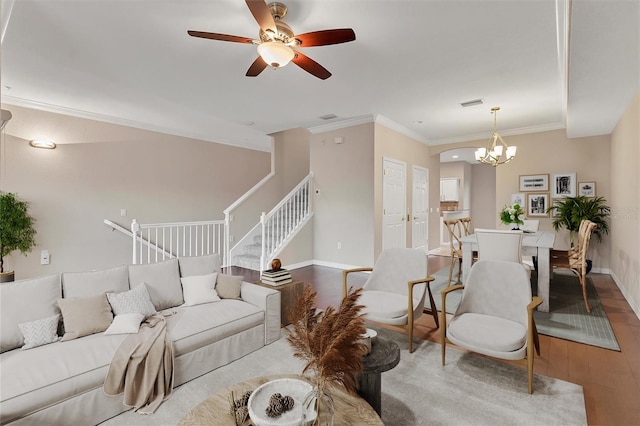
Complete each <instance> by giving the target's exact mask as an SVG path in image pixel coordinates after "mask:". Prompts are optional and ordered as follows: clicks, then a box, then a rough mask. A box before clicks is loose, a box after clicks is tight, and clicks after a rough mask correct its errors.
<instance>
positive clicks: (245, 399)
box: [242, 391, 253, 405]
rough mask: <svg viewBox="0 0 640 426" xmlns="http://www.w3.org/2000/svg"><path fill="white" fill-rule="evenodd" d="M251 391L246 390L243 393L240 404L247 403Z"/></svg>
mask: <svg viewBox="0 0 640 426" xmlns="http://www.w3.org/2000/svg"><path fill="white" fill-rule="evenodd" d="M252 392H253V391H246V392H245V393H244V394H243V395H242V404H243V405H247V404H248V403H249V397H250V396H251V393H252Z"/></svg>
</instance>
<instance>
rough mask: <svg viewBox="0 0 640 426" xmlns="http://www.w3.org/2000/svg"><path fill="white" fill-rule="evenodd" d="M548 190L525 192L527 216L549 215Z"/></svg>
mask: <svg viewBox="0 0 640 426" xmlns="http://www.w3.org/2000/svg"><path fill="white" fill-rule="evenodd" d="M548 208H549V193H548V192H531V193H528V194H527V217H549V213H547V209H548Z"/></svg>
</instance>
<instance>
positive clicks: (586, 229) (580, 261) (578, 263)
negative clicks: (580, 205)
mask: <svg viewBox="0 0 640 426" xmlns="http://www.w3.org/2000/svg"><path fill="white" fill-rule="evenodd" d="M597 226H598V225H597V224H595V223H593V222H591V221H590V220H586V219H585V220H583V221H582V222H580V229H579V231H578V243H577V244H576V245H575V246H573V247H571V248H570V249H569V250H566V251H565V250H551V253H550V263H551V268H552V269H569V270H571V271H572V272H573V273H574V274H576V275H577V276H578V280H579V282H580V285H581V286H582V298H583V299H584V306H585V308H586V309H587V312H588V313H591V307H590V306H589V300H588V298H587V251H588V250H589V241H590V240H591V234H592V233H593V231H594V230H595V229H596V227H597Z"/></svg>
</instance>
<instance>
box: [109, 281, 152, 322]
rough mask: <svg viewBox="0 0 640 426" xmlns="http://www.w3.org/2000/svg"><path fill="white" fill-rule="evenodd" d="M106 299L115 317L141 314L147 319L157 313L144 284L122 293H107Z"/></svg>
mask: <svg viewBox="0 0 640 426" xmlns="http://www.w3.org/2000/svg"><path fill="white" fill-rule="evenodd" d="M107 298H108V299H109V304H110V305H111V309H113V313H114V314H115V315H116V316H118V315H123V314H142V315H143V316H144V318H147V317H148V316H151V315H154V314H156V313H157V312H156V309H155V308H154V307H153V304H152V303H151V299H150V297H149V292H148V291H147V286H146V284H144V283H142V284H141V285H139V286H137V287H134V288H132V289H131V290H129V291H125V292H122V293H107Z"/></svg>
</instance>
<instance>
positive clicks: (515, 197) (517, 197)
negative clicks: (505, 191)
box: [511, 192, 525, 208]
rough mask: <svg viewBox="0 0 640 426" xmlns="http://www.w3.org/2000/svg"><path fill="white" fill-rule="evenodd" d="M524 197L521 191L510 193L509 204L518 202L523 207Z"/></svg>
mask: <svg viewBox="0 0 640 426" xmlns="http://www.w3.org/2000/svg"><path fill="white" fill-rule="evenodd" d="M524 203H525V198H524V194H523V193H521V192H520V193H518V194H511V205H514V204H518V205H519V206H520V207H523V208H524Z"/></svg>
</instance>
